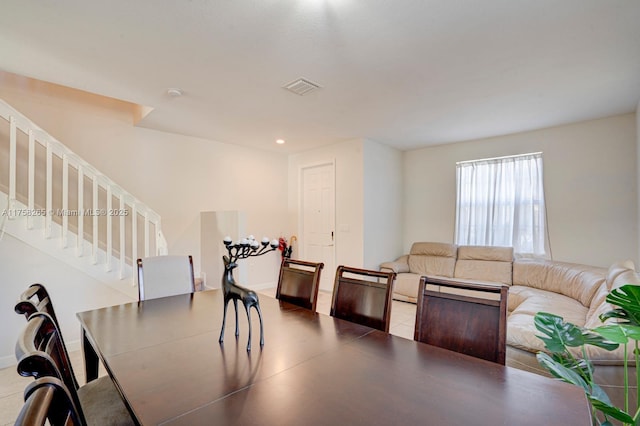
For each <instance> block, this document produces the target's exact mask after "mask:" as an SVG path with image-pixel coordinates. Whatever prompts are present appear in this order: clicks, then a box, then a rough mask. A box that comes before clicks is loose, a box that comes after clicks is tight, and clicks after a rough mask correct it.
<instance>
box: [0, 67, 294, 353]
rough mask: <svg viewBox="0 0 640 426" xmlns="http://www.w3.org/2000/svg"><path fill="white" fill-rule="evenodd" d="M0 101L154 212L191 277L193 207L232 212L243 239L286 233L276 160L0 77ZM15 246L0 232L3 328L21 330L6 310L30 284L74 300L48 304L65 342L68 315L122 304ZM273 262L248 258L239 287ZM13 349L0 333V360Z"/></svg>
mask: <svg viewBox="0 0 640 426" xmlns="http://www.w3.org/2000/svg"><path fill="white" fill-rule="evenodd" d="M0 98H2V99H4V100H5V101H6V102H8V103H9V104H10V105H12V106H13V107H14V108H16V109H17V110H19V111H21V112H22V113H23V114H25V115H26V116H27V117H29V118H30V119H31V120H32V121H34V122H35V123H37V124H38V125H39V126H40V127H42V128H43V129H45V130H46V131H48V132H49V133H51V134H52V135H53V136H54V137H56V138H57V139H59V140H60V141H62V142H63V143H64V144H66V145H67V146H68V147H69V148H70V149H71V150H73V151H74V152H75V153H76V154H78V155H80V156H81V157H83V158H84V159H85V160H87V161H88V162H89V163H91V164H92V165H94V166H95V167H96V168H97V169H98V170H100V171H101V172H102V173H104V174H106V175H108V176H109V177H110V178H112V179H113V180H114V181H115V182H116V183H118V184H119V185H121V186H122V187H124V188H125V189H127V190H128V191H129V192H131V193H132V194H133V195H135V196H136V197H138V198H139V199H140V200H142V201H143V202H145V203H146V204H148V205H149V206H151V208H153V209H154V210H155V211H157V212H158V213H159V214H160V215H161V216H162V229H163V231H164V233H165V236H166V239H167V241H168V243H169V253H170V254H192V255H193V256H194V266H195V269H196V273H197V272H198V271H199V266H200V212H201V211H228V210H237V211H241V212H243V214H244V215H245V217H246V231H247V233H248V234H254V235H256V236H260V237H261V236H263V235H267V236H269V237H271V238H277V237H278V236H280V235H281V232H283V231H287V232H288V229H287V228H288V225H287V196H288V194H287V178H288V175H287V157H286V155H284V154H277V153H271V152H262V151H258V150H255V149H246V148H241V147H238V146H234V145H227V144H222V143H216V142H211V141H207V140H203V139H198V138H193V137H188V136H182V135H176V134H170V133H164V132H158V131H153V130H149V129H143V128H135V127H133V125H132V112H133V111H132V107H131V105H129V104H127V103H124V102H120V101H116V100H113V99H106V98H102V97H99V96H95V95H90V94H86V93H83V92H78V91H73V90H70V89H66V88H61V87H59V86H55V85H50V84H46V83H38V82H33V81H31V80H27V79H23V78H17V77H15V76H11V75H7V74H5V73H1V72H0ZM3 167H4V166H3ZM5 172H6V170H0V173H5ZM284 235H288V233H287V234H284ZM15 246H16V243H15V241H14V242H13V243H12V242H11V239H10V238H9V237H8V236H5V238H4V239H3V240H1V241H0V254H1V255H0V271H2V280H3V285H2V290H1V293H0V294H1V296H2V302H3V303H2V304H3V306H2V309H1V310H0V323H2V324H3V327H2V328H3V329H5V327H10V328H11V329H12V330H14V329H16V328H15V327H17V326H19V325H20V324H21V323H20V322H18V321H17V319H16V317H17V315H16V314H15V313H13V308H12V306H10V305H12V304H13V303H14V302H15V300H16V298H17V297H18V295H19V294H20V293H21V292H22V291H23V290H24V289H26V288H27V286H28V285H29V284H31V283H32V282H42V283H45V284H46V285H47V286H48V287H50V291H51V293H53V296H52V297H53V298H54V300H55V301H56V302H58V301H64V300H73V301H74V303H73V304H68V305H66V304H62V303H59V302H58V303H56V310H57V311H58V314H59V315H60V316H62V317H63V318H66V320H65V321H66V322H67V323H68V324H69V325H68V326H67V327H66V328H67V329H68V330H72V331H71V332H68V331H66V330H63V333H64V334H65V338H73V336H71V337H67V335H71V334H73V329H75V330H77V329H78V327H79V325H78V323H77V320H75V313H76V312H78V311H83V310H87V309H92V308H95V307H98V306H108V305H113V304H117V303H121V302H122V299H121V298H119V297H120V295H119V294H118V293H114V291H113V290H111V289H109V288H107V287H104V286H101V285H100V283H97V282H95V281H93V280H92V279H91V278H89V277H87V276H86V275H84V274H81V273H79V272H77V271H75V270H72V269H70V268H69V267H67V266H66V265H63V264H61V263H60V262H59V261H56V260H54V259H52V258H50V257H48V256H46V255H43V254H42V253H40V252H38V251H36V250H33V249H31V248H30V247H28V246H25V247H18V248H16V247H15ZM18 246H19V244H18ZM279 260H280V257H279V255H278V254H277V253H270V254H268V255H265V256H262V257H260V258H252V259H251V262H250V264H249V271H248V274H247V277H248V278H247V282H243V283H242V284H244V285H247V286H249V287H259V286H265V285H275V283H276V282H277V273H278V268H279ZM207 279H208V280H215V281H218V280H219V277H207ZM83 286H84V287H83ZM74 321H75V322H74ZM8 333H10V332H8ZM76 333H77V331H76ZM14 344H15V338H14V336H13V334H11V335H9V334H1V335H0V362H1V361H6V360H7V359H12V358H13V345H14Z"/></svg>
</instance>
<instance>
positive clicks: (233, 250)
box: [222, 235, 279, 263]
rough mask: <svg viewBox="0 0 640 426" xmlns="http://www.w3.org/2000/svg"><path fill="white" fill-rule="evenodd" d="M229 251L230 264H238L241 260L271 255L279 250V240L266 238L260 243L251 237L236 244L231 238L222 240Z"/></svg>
mask: <svg viewBox="0 0 640 426" xmlns="http://www.w3.org/2000/svg"><path fill="white" fill-rule="evenodd" d="M222 242H223V243H224V245H225V247H227V251H228V252H229V262H230V263H236V261H238V260H240V259H246V258H248V257H252V256H262V255H263V254H265V253H269V252H271V251H274V250H275V249H276V248H278V245H279V243H278V240H271V243H269V238H267V237H264V238H263V239H262V241H261V242H258V241H257V240H256V239H255V238H254V236H253V235H249V236H248V237H247V238H242V239H241V240H240V241H236V242H235V243H234V242H233V241H232V240H231V237H225V238H224V240H222Z"/></svg>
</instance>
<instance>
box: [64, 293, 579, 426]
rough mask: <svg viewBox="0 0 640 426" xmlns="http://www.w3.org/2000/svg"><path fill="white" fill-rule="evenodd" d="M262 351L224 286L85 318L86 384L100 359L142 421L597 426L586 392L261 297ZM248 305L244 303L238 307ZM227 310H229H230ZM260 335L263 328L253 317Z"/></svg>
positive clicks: (84, 315)
mask: <svg viewBox="0 0 640 426" xmlns="http://www.w3.org/2000/svg"><path fill="white" fill-rule="evenodd" d="M260 305H261V308H262V314H263V318H264V327H265V330H264V333H265V344H264V347H262V348H260V346H259V344H258V341H257V339H258V338H259V336H258V333H254V336H253V338H254V339H255V342H253V343H254V344H253V350H251V351H250V352H247V350H246V339H247V333H248V326H247V319H246V315H245V313H244V311H243V310H242V311H241V312H240V313H239V319H240V337H239V339H238V340H236V338H235V336H234V327H235V321H234V320H233V315H231V316H230V318H229V320H228V321H227V329H226V333H225V336H226V337H225V341H224V343H222V344H221V343H218V336H219V333H220V327H221V324H222V308H223V296H222V293H221V292H220V291H219V290H211V291H203V292H197V293H194V294H188V295H178V296H172V297H168V298H162V299H153V300H147V301H143V302H134V303H129V304H123V305H118V306H113V307H108V308H102V309H96V310H92V311H87V312H81V313H79V314H78V315H77V316H78V319H79V320H80V323H81V325H82V331H83V336H84V351H85V362H86V368H87V377H88V379H89V380H90V379H92V378H94V377H96V376H97V371H98V362H99V361H102V363H103V364H104V366H105V368H106V370H107V372H108V374H109V375H110V376H111V378H112V379H113V381H114V382H115V384H116V387H117V388H118V390H119V391H120V393H121V395H122V397H123V399H124V401H125V403H126V404H127V406H128V408H129V409H130V411H131V413H132V414H133V416H134V417H135V419H136V421H137V422H138V423H139V424H142V425H157V424H166V425H199V424H207V425H209V424H212V425H213V424H216V425H299V424H304V425H343V424H344V425H346V424H348V425H368V426H371V425H395V424H404V425H414V424H433V425H436V424H437V425H518V426H523V425H536V426H539V425H551V424H553V425H580V426H585V425H590V424H591V413H590V408H589V405H588V402H587V400H586V397H585V395H584V392H583V391H582V390H580V389H579V388H577V387H574V386H571V385H568V384H566V383H561V382H559V381H556V380H552V379H549V378H546V377H542V376H539V375H535V374H532V373H529V372H526V371H522V370H518V369H515V368H510V367H505V366H502V365H499V364H496V363H491V362H488V361H484V360H480V359H476V358H472V357H469V356H466V355H462V354H458V353H455V352H450V351H447V350H444V349H440V348H437V347H434V346H430V345H427V344H424V343H419V342H415V341H413V340H408V339H404V338H402V337H398V336H394V335H391V334H387V333H384V332H381V331H378V330H374V329H372V328H369V327H365V326H361V325H358V324H355V323H351V322H348V321H343V320H339V319H335V318H333V317H330V316H327V315H324V314H319V313H315V312H311V311H308V310H306V309H302V308H299V307H297V306H295V305H291V304H288V303H285V302H280V301H278V300H276V299H273V298H270V297H267V296H261V297H260ZM240 307H241V306H240ZM229 309H232V307H230V308H229ZM252 321H255V323H253V328H254V330H258V323H257V321H258V320H257V315H255V312H253V315H252Z"/></svg>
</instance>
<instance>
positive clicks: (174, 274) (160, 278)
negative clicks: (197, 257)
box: [138, 256, 195, 300]
mask: <svg viewBox="0 0 640 426" xmlns="http://www.w3.org/2000/svg"><path fill="white" fill-rule="evenodd" d="M193 292H195V279H194V276H193V258H192V257H191V256H152V257H145V258H143V259H138V298H139V300H148V299H157V298H160V297H167V296H175V295H177V294H186V293H193Z"/></svg>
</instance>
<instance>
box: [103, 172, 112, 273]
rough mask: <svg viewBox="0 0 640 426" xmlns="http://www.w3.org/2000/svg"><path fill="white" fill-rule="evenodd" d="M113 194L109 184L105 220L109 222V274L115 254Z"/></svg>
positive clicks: (107, 263) (107, 265)
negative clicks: (112, 217) (112, 210)
mask: <svg viewBox="0 0 640 426" xmlns="http://www.w3.org/2000/svg"><path fill="white" fill-rule="evenodd" d="M111 197H112V194H111V185H109V184H107V211H106V217H105V219H106V220H107V254H106V256H107V258H106V262H105V267H106V270H107V272H111V269H112V268H111V263H112V260H111V256H112V254H113V235H112V233H113V223H112V221H111V209H112V207H113V202H112V199H111Z"/></svg>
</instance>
